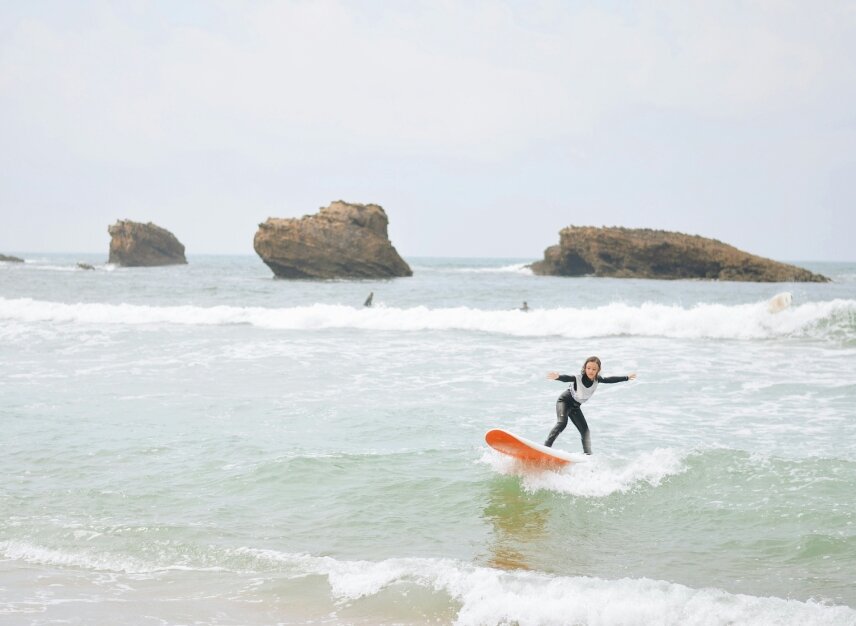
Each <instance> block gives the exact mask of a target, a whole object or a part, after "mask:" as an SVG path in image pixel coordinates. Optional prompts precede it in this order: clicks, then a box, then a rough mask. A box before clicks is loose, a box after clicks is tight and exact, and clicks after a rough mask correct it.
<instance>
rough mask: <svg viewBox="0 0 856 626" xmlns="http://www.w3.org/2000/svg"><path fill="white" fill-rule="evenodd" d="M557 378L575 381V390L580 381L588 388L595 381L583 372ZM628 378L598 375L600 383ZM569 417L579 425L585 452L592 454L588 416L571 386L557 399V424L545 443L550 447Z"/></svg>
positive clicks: (564, 381) (617, 381)
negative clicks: (578, 374) (581, 407)
mask: <svg viewBox="0 0 856 626" xmlns="http://www.w3.org/2000/svg"><path fill="white" fill-rule="evenodd" d="M556 380H558V381H561V382H563V383H573V388H574V390H576V389H577V382H578V381H582V384H583V386H584V387H586V388H590V387H591V386H592V385H593V384H594V381H593V380H591V379H590V378H589V377H588V376H586V375H585V374H581V375H580V376H567V375H565V374H563V375H561V376H559V377H558V378H557V379H556ZM627 380H630V378H629V377H627V376H607V377H606V378H604V377H603V376H600V375H598V377H597V382H598V383H623V382H625V381H627ZM592 393H594V392H592ZM589 397H591V395H590V394H588V395H587V397H585V398H584V399H583V402H585V400H587V399H588V398H589ZM569 417H570V418H571V421H572V422H573V423H574V426H576V427H577V430H578V431H580V438H581V439H582V442H583V452H585V453H586V454H591V436H590V435H589V427H588V424H587V423H586V418H585V416H584V415H583V412H582V411H581V410H580V402H579V401H577V399H576V398H575V397H574V393H573V392H572V391H571V388H570V387H568V389H566V390H565V391H564V392H563V393H562V395H560V396H559V399H558V400H557V401H556V425H555V426H553V430H551V431H550V434H549V435H547V441H545V442H544V445H545V446H548V447H549V446H552V445H553V442H554V441H556V437H558V436H559V433H561V432H562V431H563V430H565V427H566V426H567V425H568V418H569Z"/></svg>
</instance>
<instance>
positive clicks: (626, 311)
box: [0, 298, 856, 339]
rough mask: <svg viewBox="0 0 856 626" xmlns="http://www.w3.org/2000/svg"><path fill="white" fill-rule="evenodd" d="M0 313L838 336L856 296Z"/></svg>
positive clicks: (48, 317) (287, 324)
mask: <svg viewBox="0 0 856 626" xmlns="http://www.w3.org/2000/svg"><path fill="white" fill-rule="evenodd" d="M0 319H5V320H10V321H22V322H61V323H82V324H98V325H116V324H119V325H140V324H177V325H199V326H202V325H230V324H249V325H252V326H257V327H260V328H271V329H291V330H312V329H329V328H357V329H365V330H389V331H422V330H469V331H480V332H490V333H499V334H505V335H513V336H524V337H543V336H562V337H571V338H581V337H609V336H620V335H627V336H657V337H673V338H711V339H766V338H776V337H789V336H800V337H802V336H808V337H820V338H824V337H827V336H837V337H838V338H841V337H842V335H843V337H844V338H852V337H853V335H854V333H856V328H854V326H856V324H854V319H856V300H832V301H825V302H808V303H805V304H801V305H799V306H795V307H793V306H792V307H790V308H787V309H784V310H781V311H779V312H777V313H770V312H769V311H768V308H767V302H766V301H762V302H757V303H753V304H742V305H731V306H726V305H721V304H699V305H696V306H694V307H692V308H683V307H679V306H670V305H660V304H651V303H646V304H642V305H640V306H630V305H627V304H624V303H613V304H609V305H605V306H601V307H597V308H591V309H585V308H557V309H535V310H531V311H529V312H522V311H517V310H501V311H498V310H484V309H472V308H468V307H455V308H440V309H431V308H428V307H424V306H419V307H412V308H405V309H402V308H394V307H385V306H377V307H372V308H366V307H350V306H344V305H329V304H314V305H310V306H300V307H289V308H264V307H234V306H213V307H200V306H190V305H186V306H145V305H132V304H104V303H77V304H65V303H60V302H47V301H41V300H32V299H30V298H17V299H8V298H0Z"/></svg>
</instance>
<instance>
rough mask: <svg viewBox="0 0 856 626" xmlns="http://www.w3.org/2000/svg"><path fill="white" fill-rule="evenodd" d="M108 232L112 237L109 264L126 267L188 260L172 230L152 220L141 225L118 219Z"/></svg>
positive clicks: (176, 262) (181, 263) (183, 262)
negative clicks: (157, 224) (153, 222)
mask: <svg viewBox="0 0 856 626" xmlns="http://www.w3.org/2000/svg"><path fill="white" fill-rule="evenodd" d="M107 232H109V233H110V237H112V239H111V240H110V259H109V261H108V262H109V263H115V264H116V265H124V266H126V267H152V266H157V265H183V264H186V263H187V259H186V258H185V256H184V245H183V244H182V243H181V242H179V241H178V239H176V237H175V235H173V234H172V233H171V232H169V231H168V230H166V229H165V228H161V227H160V226H156V225H155V224H152V223H151V222H149V223H148V224H141V223H139V222H132V221H130V220H119V221H118V222H116V223H115V224H113V225H112V226H110V227H109V228H108V229H107Z"/></svg>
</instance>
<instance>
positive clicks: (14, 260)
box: [0, 254, 24, 263]
mask: <svg viewBox="0 0 856 626" xmlns="http://www.w3.org/2000/svg"><path fill="white" fill-rule="evenodd" d="M0 261H6V262H7V263H23V262H24V259H19V258H18V257H16V256H6V255H5V254H0Z"/></svg>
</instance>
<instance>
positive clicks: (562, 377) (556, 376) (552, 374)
mask: <svg viewBox="0 0 856 626" xmlns="http://www.w3.org/2000/svg"><path fill="white" fill-rule="evenodd" d="M547 378H548V379H549V380H558V381H560V382H563V383H569V382H571V381H572V380H573V379H574V377H573V376H568V375H567V374H560V373H559V372H547Z"/></svg>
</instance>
